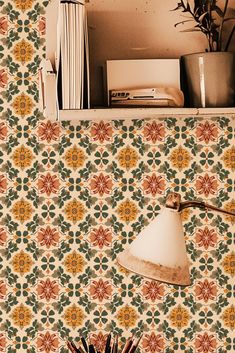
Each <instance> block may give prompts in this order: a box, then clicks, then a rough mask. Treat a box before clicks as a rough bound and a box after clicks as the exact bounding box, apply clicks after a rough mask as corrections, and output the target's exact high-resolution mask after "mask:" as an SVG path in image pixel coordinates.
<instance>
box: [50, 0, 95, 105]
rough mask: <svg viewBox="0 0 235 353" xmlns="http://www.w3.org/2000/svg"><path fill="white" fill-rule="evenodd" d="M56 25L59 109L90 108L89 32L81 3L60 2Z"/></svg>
mask: <svg viewBox="0 0 235 353" xmlns="http://www.w3.org/2000/svg"><path fill="white" fill-rule="evenodd" d="M57 27H58V29H57V35H58V39H57V43H58V45H57V63H56V66H57V72H58V102H59V108H60V109H84V108H89V107H90V94H89V91H90V90H89V56H88V34H87V18H86V11H85V6H84V4H83V2H78V1H73V0H71V1H61V2H60V6H59V16H58V26H57Z"/></svg>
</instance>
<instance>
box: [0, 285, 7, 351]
mask: <svg viewBox="0 0 235 353" xmlns="http://www.w3.org/2000/svg"><path fill="white" fill-rule="evenodd" d="M6 294H7V286H6V283H5V282H4V281H3V280H0V299H5V297H6ZM0 352H1V351H0Z"/></svg>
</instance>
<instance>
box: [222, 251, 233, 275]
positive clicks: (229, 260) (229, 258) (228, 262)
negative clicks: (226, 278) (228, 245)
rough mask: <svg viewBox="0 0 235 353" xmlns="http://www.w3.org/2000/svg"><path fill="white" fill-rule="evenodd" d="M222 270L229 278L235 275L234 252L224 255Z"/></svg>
mask: <svg viewBox="0 0 235 353" xmlns="http://www.w3.org/2000/svg"><path fill="white" fill-rule="evenodd" d="M222 266H223V269H224V271H225V272H226V273H228V274H229V275H230V276H232V277H234V275H235V252H234V251H232V252H231V253H230V254H228V255H226V256H225V258H224V260H223V262H222Z"/></svg>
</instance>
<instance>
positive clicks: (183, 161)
mask: <svg viewBox="0 0 235 353" xmlns="http://www.w3.org/2000/svg"><path fill="white" fill-rule="evenodd" d="M190 159H191V157H190V154H189V152H188V151H187V150H186V149H184V148H182V147H181V146H179V147H178V148H176V149H174V151H172V153H171V155H170V161H171V163H172V165H173V167H175V168H177V169H178V170H182V169H183V168H187V167H188V166H189V162H190Z"/></svg>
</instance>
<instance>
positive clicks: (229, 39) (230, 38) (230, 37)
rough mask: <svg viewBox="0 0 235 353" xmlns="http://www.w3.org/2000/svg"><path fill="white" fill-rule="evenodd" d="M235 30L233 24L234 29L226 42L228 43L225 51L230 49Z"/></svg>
mask: <svg viewBox="0 0 235 353" xmlns="http://www.w3.org/2000/svg"><path fill="white" fill-rule="evenodd" d="M234 32H235V25H234V26H233V29H232V31H231V33H230V35H229V37H228V40H227V43H226V45H225V48H224V51H228V48H229V44H230V42H231V40H232V37H233V35H234Z"/></svg>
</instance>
